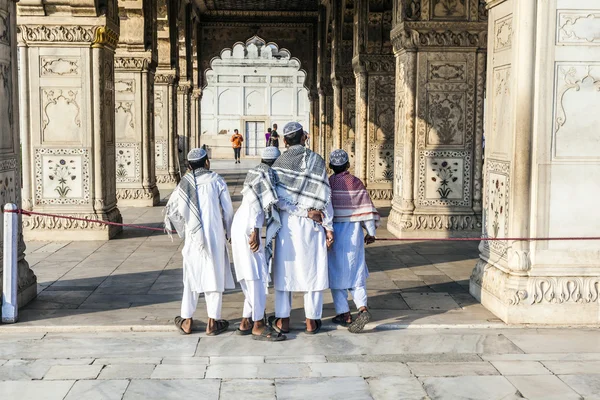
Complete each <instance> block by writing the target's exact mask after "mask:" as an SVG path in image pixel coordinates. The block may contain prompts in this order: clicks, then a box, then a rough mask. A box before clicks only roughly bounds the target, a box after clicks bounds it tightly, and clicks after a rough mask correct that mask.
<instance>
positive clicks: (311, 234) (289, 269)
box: [273, 201, 333, 292]
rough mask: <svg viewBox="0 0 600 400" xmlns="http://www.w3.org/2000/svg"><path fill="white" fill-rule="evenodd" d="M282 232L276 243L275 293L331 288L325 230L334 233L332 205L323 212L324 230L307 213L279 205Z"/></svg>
mask: <svg viewBox="0 0 600 400" xmlns="http://www.w3.org/2000/svg"><path fill="white" fill-rule="evenodd" d="M278 206H279V209H280V217H281V229H280V230H279V234H278V235H277V238H276V239H275V256H274V260H273V276H274V281H275V289H276V290H279V291H287V292H312V291H321V290H325V289H327V288H329V282H328V281H329V279H328V272H327V243H326V235H325V228H324V227H327V228H328V229H330V230H333V222H332V221H333V208H332V206H331V203H330V204H329V205H328V206H327V208H326V209H325V210H324V214H325V216H324V219H323V226H321V225H319V224H317V223H315V222H314V221H312V220H311V219H309V218H308V212H307V210H305V209H301V208H298V207H296V206H293V205H291V204H289V203H287V202H285V201H279V202H278Z"/></svg>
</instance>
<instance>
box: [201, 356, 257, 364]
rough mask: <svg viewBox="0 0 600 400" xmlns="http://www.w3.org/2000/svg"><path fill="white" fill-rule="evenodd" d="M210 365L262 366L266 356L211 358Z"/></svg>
mask: <svg viewBox="0 0 600 400" xmlns="http://www.w3.org/2000/svg"><path fill="white" fill-rule="evenodd" d="M209 359H210V364H261V363H263V362H264V361H265V357H264V356H211V357H209Z"/></svg>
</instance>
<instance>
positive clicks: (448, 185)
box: [417, 150, 472, 207]
mask: <svg viewBox="0 0 600 400" xmlns="http://www.w3.org/2000/svg"><path fill="white" fill-rule="evenodd" d="M471 163H472V157H471V153H470V152H465V151H430V150H424V151H421V152H420V154H419V176H420V179H419V191H418V199H417V202H418V204H419V205H421V206H463V207H470V206H471V203H472V202H471V174H472V171H471Z"/></svg>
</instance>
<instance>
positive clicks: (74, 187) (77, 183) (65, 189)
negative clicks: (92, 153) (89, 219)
mask: <svg viewBox="0 0 600 400" xmlns="http://www.w3.org/2000/svg"><path fill="white" fill-rule="evenodd" d="M35 176H36V190H35V193H36V196H35V197H36V199H35V201H36V204H38V205H39V204H48V205H55V204H88V203H89V200H90V192H89V185H90V178H89V151H88V149H57V148H37V149H35Z"/></svg>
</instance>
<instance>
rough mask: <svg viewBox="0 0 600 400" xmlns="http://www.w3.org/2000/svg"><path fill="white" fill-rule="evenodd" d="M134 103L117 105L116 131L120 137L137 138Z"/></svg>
mask: <svg viewBox="0 0 600 400" xmlns="http://www.w3.org/2000/svg"><path fill="white" fill-rule="evenodd" d="M134 107H135V106H134V103H133V101H117V102H116V103H115V129H116V131H117V132H120V136H122V137H126V138H135V137H136V132H135V117H134V113H135V110H134Z"/></svg>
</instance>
